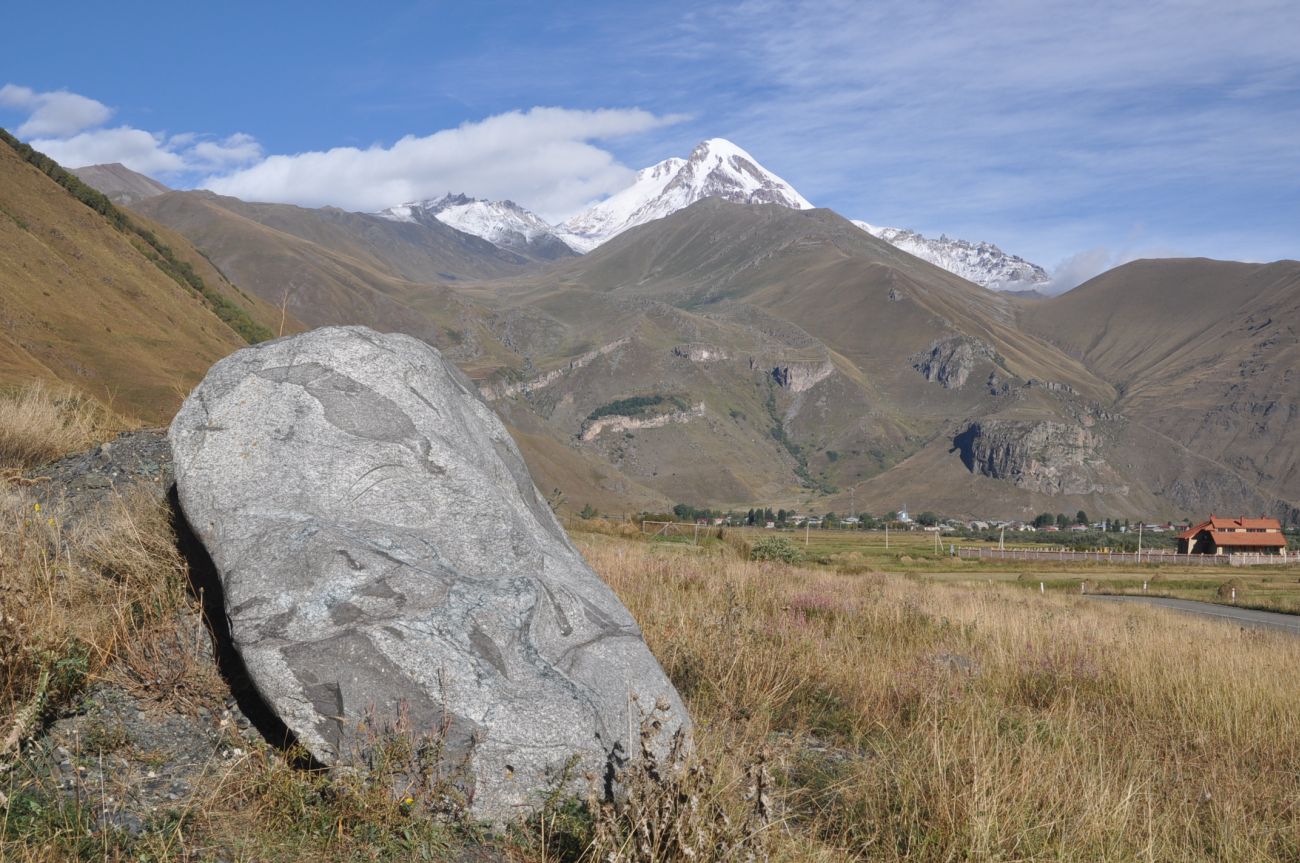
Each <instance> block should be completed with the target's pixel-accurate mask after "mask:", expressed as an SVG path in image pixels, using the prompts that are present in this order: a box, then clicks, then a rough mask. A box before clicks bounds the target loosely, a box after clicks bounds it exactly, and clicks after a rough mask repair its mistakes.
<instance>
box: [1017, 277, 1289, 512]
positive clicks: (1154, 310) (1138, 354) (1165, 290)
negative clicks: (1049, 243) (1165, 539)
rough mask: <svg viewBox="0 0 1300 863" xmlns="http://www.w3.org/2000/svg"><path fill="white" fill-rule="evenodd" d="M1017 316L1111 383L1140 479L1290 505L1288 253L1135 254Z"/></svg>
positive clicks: (1206, 504) (1269, 506)
mask: <svg viewBox="0 0 1300 863" xmlns="http://www.w3.org/2000/svg"><path fill="white" fill-rule="evenodd" d="M1022 320H1023V324H1024V326H1025V327H1026V328H1028V329H1032V330H1034V331H1036V332H1039V333H1041V334H1042V335H1044V336H1045V337H1047V338H1049V339H1051V340H1052V341H1054V342H1056V343H1057V344H1059V345H1060V346H1061V347H1062V348H1064V349H1065V350H1067V351H1069V352H1070V353H1071V354H1073V355H1075V356H1078V357H1080V358H1081V359H1082V360H1083V362H1084V363H1085V364H1087V365H1088V366H1089V367H1090V368H1092V369H1093V370H1094V371H1096V372H1097V373H1098V374H1099V375H1101V376H1103V377H1105V378H1107V379H1108V380H1110V381H1111V382H1112V383H1113V384H1114V385H1115V386H1116V388H1117V390H1118V392H1119V397H1118V399H1117V400H1116V402H1115V409H1116V410H1118V411H1121V412H1123V413H1124V414H1125V415H1126V416H1128V417H1129V418H1130V420H1131V422H1132V425H1133V431H1134V435H1133V438H1134V439H1133V440H1132V441H1131V443H1130V447H1131V449H1132V451H1133V452H1134V453H1141V457H1140V458H1139V457H1138V456H1136V455H1135V456H1134V464H1135V465H1136V467H1137V470H1138V472H1139V475H1141V476H1144V479H1145V481H1146V483H1147V484H1149V485H1150V486H1152V487H1153V488H1155V489H1157V490H1159V491H1160V492H1161V493H1162V494H1164V495H1165V496H1167V497H1169V498H1170V499H1173V500H1176V501H1179V502H1182V503H1184V504H1185V505H1187V506H1189V507H1199V508H1200V509H1202V510H1204V509H1210V508H1213V509H1217V510H1219V511H1227V512H1237V511H1238V510H1241V511H1245V512H1250V513H1254V512H1257V511H1264V510H1268V511H1271V512H1275V513H1278V514H1281V515H1283V516H1286V517H1290V518H1292V519H1295V518H1296V517H1297V516H1300V425H1297V422H1296V420H1297V419H1300V376H1297V369H1300V334H1298V333H1297V327H1300V262H1296V261H1277V262H1275V263H1272V264H1243V263H1235V262H1229V261H1211V260H1206V259H1203V258H1198V259H1177V260H1153V261H1135V262H1133V263H1131V264H1126V265H1124V266H1121V267H1117V268H1116V269H1114V270H1111V271H1110V272H1108V273H1105V274H1103V275H1101V276H1098V277H1097V278H1095V279H1093V280H1091V281H1089V282H1087V283H1085V284H1083V285H1080V286H1079V287H1078V288H1075V289H1074V290H1073V291H1070V292H1068V293H1066V294H1064V295H1062V296H1060V297H1056V298H1054V299H1051V300H1047V301H1044V302H1039V303H1035V304H1033V305H1032V306H1029V307H1027V308H1026V309H1025V310H1024V312H1023V313H1022Z"/></svg>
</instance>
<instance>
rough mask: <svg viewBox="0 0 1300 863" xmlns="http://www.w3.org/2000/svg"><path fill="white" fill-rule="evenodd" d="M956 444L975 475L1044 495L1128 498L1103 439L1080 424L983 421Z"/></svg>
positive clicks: (969, 428)
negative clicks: (1104, 452)
mask: <svg viewBox="0 0 1300 863" xmlns="http://www.w3.org/2000/svg"><path fill="white" fill-rule="evenodd" d="M953 445H954V446H955V447H956V448H957V450H958V451H959V452H960V453H961V458H962V461H963V462H965V464H966V467H967V468H969V469H970V470H971V472H972V473H978V474H982V475H984V476H987V477H991V478H992V479H1001V480H1006V481H1008V482H1011V483H1013V484H1015V485H1016V486H1018V487H1019V488H1023V489H1026V490H1029V491H1036V492H1040V493H1042V494H1052V495H1056V494H1093V493H1105V492H1110V493H1114V494H1127V493H1128V487H1127V486H1126V485H1124V484H1123V483H1122V482H1121V481H1119V479H1118V477H1117V476H1116V475H1115V473H1114V471H1113V469H1112V468H1110V466H1109V465H1107V464H1106V462H1105V461H1104V460H1103V459H1102V457H1101V455H1100V452H1099V450H1100V447H1101V441H1100V439H1099V438H1098V437H1097V435H1096V434H1094V433H1093V432H1092V431H1090V430H1089V429H1086V428H1084V427H1083V426H1081V425H1074V424H1070V423H1062V422H1055V421H1052V420H1039V421H1024V420H1002V419H991V420H978V421H974V422H971V423H968V424H967V425H966V426H965V427H964V428H963V429H962V430H961V431H960V432H959V433H958V434H957V435H956V436H955V437H954V438H953Z"/></svg>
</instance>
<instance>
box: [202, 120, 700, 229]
mask: <svg viewBox="0 0 1300 863" xmlns="http://www.w3.org/2000/svg"><path fill="white" fill-rule="evenodd" d="M679 119H680V118H679V117H676V116H668V117H664V116H656V115H654V114H651V113H650V112H648V111H641V110H636V109H626V110H625V109H605V110H596V111H578V110H569V109H564V108H533V109H531V110H529V111H511V112H509V113H506V114H498V115H496V116H493V117H488V118H487V119H485V120H482V121H479V122H474V123H464V124H462V125H460V126H458V127H457V128H455V129H445V130H442V131H438V132H434V133H433V134H431V135H425V136H423V137H416V136H413V135H408V136H407V137H404V138H402V139H401V140H399V141H397V142H396V143H394V144H393V145H392V146H382V145H375V146H372V147H369V148H367V149H364V150H363V149H359V148H356V147H336V148H334V149H331V150H324V151H312V152H306V153H298V154H295V155H277V156H269V157H267V158H266V159H264V160H262V161H261V162H258V163H257V164H255V165H252V166H250V167H248V168H244V169H242V170H238V171H234V172H231V173H226V174H216V175H214V176H211V177H209V178H208V179H207V180H206V181H205V182H204V185H205V186H206V187H207V188H209V189H212V190H213V191H215V192H219V193H221V194H227V195H234V196H235V197H238V198H243V199H245V200H257V201H276V202H285V203H295V204H301V205H304V206H321V205H325V204H331V205H334V206H339V207H344V208H347V209H355V210H377V209H382V208H383V207H387V206H391V205H394V204H399V203H403V202H406V201H413V200H419V199H422V198H429V197H434V196H437V195H441V194H443V193H445V192H466V193H468V194H471V195H474V196H477V197H482V198H510V199H512V200H515V201H517V202H518V203H520V204H523V205H524V206H527V207H530V208H532V209H534V210H536V211H537V212H538V213H539V214H541V215H542V216H543V217H545V218H550V219H558V218H561V217H563V216H566V215H568V214H570V213H572V212H574V211H575V210H577V209H578V208H580V207H581V206H583V205H584V204H586V203H588V202H590V201H592V200H594V199H596V198H599V197H601V196H602V195H605V194H608V193H610V192H613V191H616V190H618V189H620V188H622V187H623V186H625V185H626V184H627V183H628V182H630V181H631V178H632V176H633V172H632V171H631V170H630V169H629V168H627V167H625V166H623V165H620V164H619V163H618V162H616V161H615V159H614V157H613V156H612V155H611V154H610V153H609V152H607V151H605V150H603V149H601V148H600V147H597V146H595V145H594V144H593V143H591V142H593V141H599V140H603V139H609V138H615V137H619V136H622V135H631V134H636V133H640V132H645V131H647V130H650V129H654V128H656V127H659V126H663V125H666V124H669V123H673V122H677V121H678V120H679Z"/></svg>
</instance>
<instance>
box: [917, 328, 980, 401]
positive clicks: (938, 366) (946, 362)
mask: <svg viewBox="0 0 1300 863" xmlns="http://www.w3.org/2000/svg"><path fill="white" fill-rule="evenodd" d="M992 360H993V348H991V347H989V345H988V344H987V343H986V342H983V341H980V340H979V339H972V338H967V337H965V336H953V337H951V338H947V339H940V340H938V341H935V342H933V343H931V345H930V347H929V349H928V350H924V351H921V352H919V353H916V354H913V355H912V368H914V369H916V370H917V371H918V372H920V373H921V374H923V375H925V379H926V380H927V381H932V382H936V383H939V384H942V385H943V388H944V389H949V390H957V389H961V388H962V387H963V386H964V385H965V384H966V379H967V378H969V377H970V373H971V372H972V371H974V369H975V366H976V365H977V364H978V363H980V362H991V361H992Z"/></svg>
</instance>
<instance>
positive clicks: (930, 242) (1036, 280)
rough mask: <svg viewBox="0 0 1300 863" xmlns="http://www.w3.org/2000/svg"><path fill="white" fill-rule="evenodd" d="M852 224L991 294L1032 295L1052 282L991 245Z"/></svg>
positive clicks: (1039, 270) (1039, 269) (1032, 266)
mask: <svg viewBox="0 0 1300 863" xmlns="http://www.w3.org/2000/svg"><path fill="white" fill-rule="evenodd" d="M853 224H855V225H857V226H858V227H859V228H861V229H862V230H864V231H866V232H867V233H868V234H871V236H873V237H876V238H877V239H881V240H884V241H885V242H886V243H889V244H890V245H891V246H895V247H897V248H899V249H902V250H903V251H904V252H907V253H908V254H909V255H915V256H916V257H918V258H920V259H921V260H923V261H929V262H930V263H932V264H934V265H935V266H937V267H942V268H943V269H945V270H947V271H948V272H950V273H953V274H955V275H958V276H961V277H962V278H963V279H966V280H967V281H970V282H974V283H975V284H977V285H981V286H983V287H986V288H989V289H990V290H994V291H1033V290H1038V289H1039V288H1042V287H1044V286H1046V285H1047V284H1048V283H1049V282H1050V281H1051V277H1050V276H1049V275H1048V274H1047V271H1046V270H1044V269H1043V268H1042V267H1040V266H1038V265H1037V264H1034V263H1030V262H1029V261H1026V260H1025V259H1024V258H1022V257H1020V256H1019V255H1009V254H1007V253H1006V252H1004V251H1002V250H1001V249H999V248H998V247H997V246H995V245H993V244H992V243H984V242H980V243H972V242H970V241H969V240H954V239H951V238H950V237H948V235H946V234H941V235H940V236H939V238H938V239H933V238H931V237H926V236H923V235H921V234H919V233H917V232H916V231H911V230H908V229H906V228H888V227H881V226H879V225H872V224H870V223H868V222H863V221H860V220H858V219H854V220H853Z"/></svg>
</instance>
